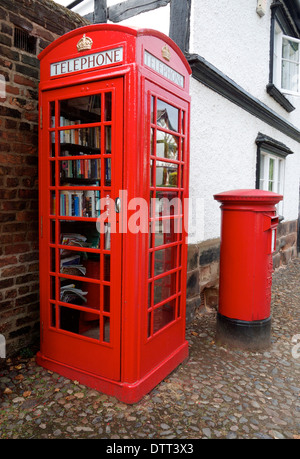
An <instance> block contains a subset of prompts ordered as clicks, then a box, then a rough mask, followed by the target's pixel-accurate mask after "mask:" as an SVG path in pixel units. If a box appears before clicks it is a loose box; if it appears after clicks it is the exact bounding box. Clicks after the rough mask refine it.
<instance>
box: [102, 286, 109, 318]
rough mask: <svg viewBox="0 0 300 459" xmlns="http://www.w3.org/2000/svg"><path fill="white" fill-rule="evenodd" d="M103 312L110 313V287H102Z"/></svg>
mask: <svg viewBox="0 0 300 459" xmlns="http://www.w3.org/2000/svg"><path fill="white" fill-rule="evenodd" d="M103 311H105V312H110V286H109V285H104V286H103Z"/></svg>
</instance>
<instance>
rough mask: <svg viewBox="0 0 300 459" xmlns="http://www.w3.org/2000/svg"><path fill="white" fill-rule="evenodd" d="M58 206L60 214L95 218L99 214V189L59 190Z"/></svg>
mask: <svg viewBox="0 0 300 459" xmlns="http://www.w3.org/2000/svg"><path fill="white" fill-rule="evenodd" d="M59 208H60V215H61V216H67V217H88V218H97V217H98V216H99V215H100V191H99V190H65V191H60V193H59Z"/></svg>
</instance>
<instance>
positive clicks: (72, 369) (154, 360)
mask: <svg viewBox="0 0 300 459" xmlns="http://www.w3.org/2000/svg"><path fill="white" fill-rule="evenodd" d="M39 58H40V61H41V81H40V127H39V134H40V142H39V150H40V156H39V183H40V292H41V294H40V303H41V349H40V352H39V353H38V356H37V359H38V362H39V363H40V364H41V365H42V366H44V367H46V368H48V369H51V370H52V371H56V372H58V373H60V374H62V375H64V376H66V377H68V378H71V379H77V380H79V381H80V382H82V383H83V384H86V385H88V386H90V387H94V388H96V389H98V390H100V391H103V392H105V393H107V394H110V395H114V396H116V397H117V398H119V399H120V400H122V401H125V402H127V403H134V402H136V401H138V400H139V399H140V398H142V396H143V395H145V394H146V393H147V392H149V391H150V390H151V389H152V388H153V387H154V386H155V385H156V384H157V383H159V382H160V381H161V380H162V379H163V378H164V377H165V376H166V375H167V374H168V373H170V372H171V371H172V370H173V369H174V368H175V367H176V366H177V365H178V364H179V363H181V362H182V361H183V360H184V359H185V358H186V357H187V355H188V343H187V341H186V339H185V294H186V257H187V254H186V248H187V245H186V237H187V228H186V225H185V224H184V222H185V221H186V216H185V211H186V209H185V206H183V205H182V206H181V205H180V203H183V202H184V199H185V198H187V197H188V176H189V171H188V164H189V110H190V97H189V76H190V73H191V71H190V68H189V66H188V64H187V61H186V60H185V58H184V56H183V54H182V53H181V51H180V50H179V48H178V47H177V46H176V45H175V44H174V43H173V42H172V41H171V40H170V39H169V38H168V37H166V36H165V35H163V34H161V33H159V32H156V31H153V30H148V29H141V30H136V29H133V28H128V27H123V26H118V25H107V24H96V25H91V26H87V27H83V28H80V29H76V30H74V31H72V32H70V33H68V34H66V35H64V36H62V37H60V38H59V39H57V40H56V41H55V42H53V43H52V44H51V45H49V46H48V47H47V48H46V49H45V50H44V51H43V52H42V53H41V54H40V56H39ZM174 198H175V201H176V200H177V201H176V202H177V205H173V204H174V202H175V201H174ZM178 203H179V204H178ZM151 204H152V205H151Z"/></svg>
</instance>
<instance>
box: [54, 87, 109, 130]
mask: <svg viewBox="0 0 300 459" xmlns="http://www.w3.org/2000/svg"><path fill="white" fill-rule="evenodd" d="M100 121H101V95H100V94H96V95H91V96H84V97H77V98H75V99H66V100H62V101H61V102H60V118H59V125H60V126H69V125H74V124H87V123H99V122H100Z"/></svg>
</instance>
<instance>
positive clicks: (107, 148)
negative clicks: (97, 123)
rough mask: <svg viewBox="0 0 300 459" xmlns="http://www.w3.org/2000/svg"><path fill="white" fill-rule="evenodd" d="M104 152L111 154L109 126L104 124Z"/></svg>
mask: <svg viewBox="0 0 300 459" xmlns="http://www.w3.org/2000/svg"><path fill="white" fill-rule="evenodd" d="M105 153H106V154H107V155H110V154H111V126H105Z"/></svg>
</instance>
